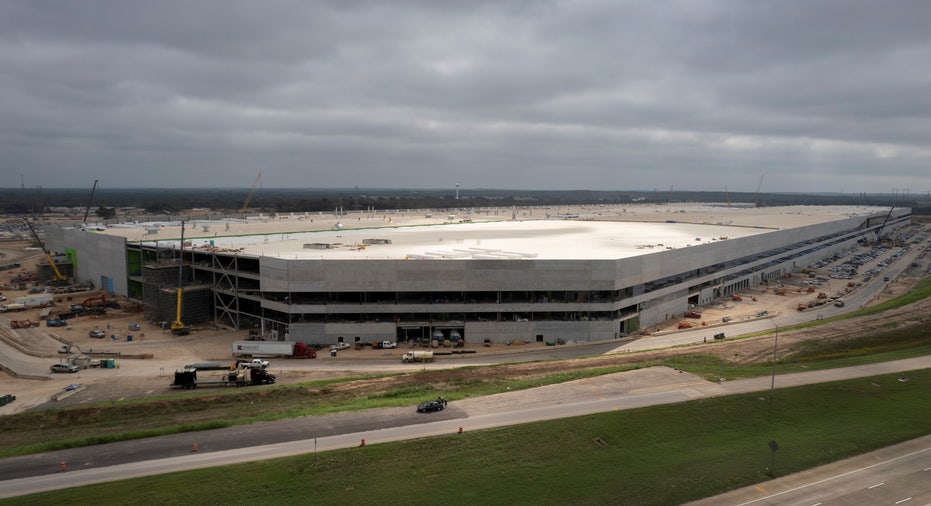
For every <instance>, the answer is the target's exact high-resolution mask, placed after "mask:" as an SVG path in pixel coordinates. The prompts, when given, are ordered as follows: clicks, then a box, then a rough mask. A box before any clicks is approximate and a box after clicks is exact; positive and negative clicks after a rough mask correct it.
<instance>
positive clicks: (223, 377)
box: [169, 366, 277, 390]
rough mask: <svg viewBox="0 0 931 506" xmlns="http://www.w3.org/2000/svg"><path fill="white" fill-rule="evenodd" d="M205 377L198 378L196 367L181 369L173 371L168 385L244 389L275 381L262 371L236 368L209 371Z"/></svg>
mask: <svg viewBox="0 0 931 506" xmlns="http://www.w3.org/2000/svg"><path fill="white" fill-rule="evenodd" d="M209 371H211V372H210V373H208V375H207V377H203V375H202V377H201V378H198V377H197V368H196V367H190V366H188V367H182V368H181V369H178V370H176V371H175V375H174V379H173V380H172V382H171V385H169V386H170V387H171V388H181V389H185V390H189V389H194V388H198V387H220V386H223V387H231V386H237V387H244V386H249V385H270V384H272V383H274V382H275V381H276V380H277V377H276V376H275V375H274V374H270V373H268V372H267V371H265V370H263V369H256V368H252V367H238V368H236V369H233V370H228V371H223V372H217V370H216V369H210V370H209Z"/></svg>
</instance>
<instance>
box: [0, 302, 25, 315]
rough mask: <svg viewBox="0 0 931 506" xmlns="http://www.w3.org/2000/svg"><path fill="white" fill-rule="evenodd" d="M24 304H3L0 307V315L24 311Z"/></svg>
mask: <svg viewBox="0 0 931 506" xmlns="http://www.w3.org/2000/svg"><path fill="white" fill-rule="evenodd" d="M25 310H26V305H25V304H4V305H2V306H0V313H12V312H14V311H25Z"/></svg>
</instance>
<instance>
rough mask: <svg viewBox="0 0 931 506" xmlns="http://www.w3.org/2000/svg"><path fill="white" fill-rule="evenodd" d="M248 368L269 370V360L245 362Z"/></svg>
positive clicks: (259, 359)
mask: <svg viewBox="0 0 931 506" xmlns="http://www.w3.org/2000/svg"><path fill="white" fill-rule="evenodd" d="M244 365H246V366H248V367H252V368H254V369H266V368H268V360H262V359H261V358H253V359H252V360H250V361H248V362H245V364H244Z"/></svg>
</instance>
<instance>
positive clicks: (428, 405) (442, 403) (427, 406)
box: [417, 397, 446, 413]
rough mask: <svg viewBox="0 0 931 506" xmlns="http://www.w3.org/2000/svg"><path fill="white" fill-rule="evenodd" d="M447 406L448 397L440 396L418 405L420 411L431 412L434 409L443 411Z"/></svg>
mask: <svg viewBox="0 0 931 506" xmlns="http://www.w3.org/2000/svg"><path fill="white" fill-rule="evenodd" d="M444 408H446V399H444V398H442V397H440V398H438V399H436V400H433V401H427V402H424V403H421V404H418V405H417V412H418V413H430V412H433V411H443V409H444Z"/></svg>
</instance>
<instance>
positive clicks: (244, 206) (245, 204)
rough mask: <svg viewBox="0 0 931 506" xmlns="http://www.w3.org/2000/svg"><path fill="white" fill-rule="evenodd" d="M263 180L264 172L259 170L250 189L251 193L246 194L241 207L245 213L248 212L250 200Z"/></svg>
mask: <svg viewBox="0 0 931 506" xmlns="http://www.w3.org/2000/svg"><path fill="white" fill-rule="evenodd" d="M261 181H262V173H261V172H259V173H258V175H256V176H255V181H253V182H252V188H250V189H249V193H248V195H246V200H245V202H243V203H242V209H240V210H239V212H241V213H244V212H246V209H248V208H249V202H250V201H251V200H252V195H254V194H255V189H256V188H257V187H258V186H259V183H260V182H261Z"/></svg>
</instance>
